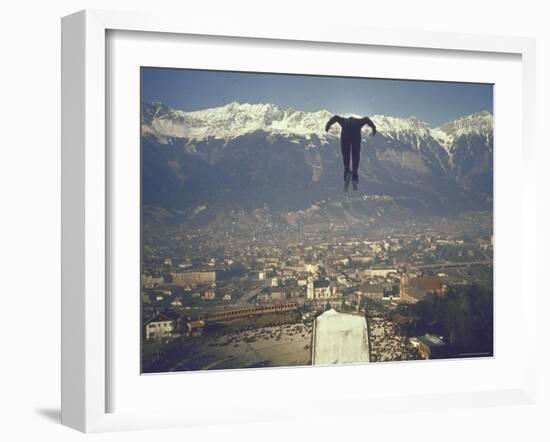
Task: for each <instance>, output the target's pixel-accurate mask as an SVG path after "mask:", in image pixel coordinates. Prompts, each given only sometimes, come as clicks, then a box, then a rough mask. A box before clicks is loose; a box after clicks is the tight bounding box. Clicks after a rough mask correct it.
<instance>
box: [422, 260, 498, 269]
mask: <svg viewBox="0 0 550 442" xmlns="http://www.w3.org/2000/svg"><path fill="white" fill-rule="evenodd" d="M492 264H493V261H491V260H487V261H470V262H452V261H446V262H442V263H439V264H425V265H418V266H415V267H417V268H419V269H429V268H445V267H470V266H478V265H492Z"/></svg>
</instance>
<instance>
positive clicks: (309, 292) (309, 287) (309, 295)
mask: <svg viewBox="0 0 550 442" xmlns="http://www.w3.org/2000/svg"><path fill="white" fill-rule="evenodd" d="M314 298H315V290H313V276H311V275H310V276H308V277H307V299H314Z"/></svg>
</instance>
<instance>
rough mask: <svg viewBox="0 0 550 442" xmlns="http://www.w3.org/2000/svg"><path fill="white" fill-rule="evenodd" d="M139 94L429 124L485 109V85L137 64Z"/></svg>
mask: <svg viewBox="0 0 550 442" xmlns="http://www.w3.org/2000/svg"><path fill="white" fill-rule="evenodd" d="M141 98H142V101H144V102H149V103H151V102H154V101H160V102H162V103H164V104H166V105H168V106H170V107H173V108H176V109H181V110H184V111H192V110H197V109H204V108H208V107H217V106H223V105H224V104H227V103H230V102H232V101H237V102H240V103H273V104H276V105H277V106H279V107H282V108H286V107H291V108H294V109H297V110H304V111H316V110H320V109H327V110H329V111H331V112H334V113H343V114H345V113H355V114H360V115H375V114H384V115H392V116H395V117H410V116H415V117H417V118H418V119H419V120H422V121H425V122H427V123H428V124H430V125H431V126H438V125H440V124H442V123H444V122H447V121H449V120H452V119H453V118H456V117H460V116H463V115H468V114H471V113H474V112H479V111H482V110H487V111H489V112H491V113H492V112H493V87H492V85H489V84H472V83H448V82H431V81H407V80H381V79H370V78H347V77H324V76H311V75H284V74H260V73H243V72H224V71H203V70H187V69H167V68H142V73H141Z"/></svg>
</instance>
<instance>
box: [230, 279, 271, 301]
mask: <svg viewBox="0 0 550 442" xmlns="http://www.w3.org/2000/svg"><path fill="white" fill-rule="evenodd" d="M266 287H269V281H267V280H266V281H263V282H261V283H259V284H258V285H257V286H256V287H254V288H253V289H252V290H249V291H248V292H246V293H245V294H244V295H242V296H241V297H240V298H239V299H238V300H237V301H236V302H235V303H234V304H235V305H243V304H248V303H250V300H251V299H252V298H254V296H256V295H257V294H258V293H260V292H261V291H262V290H263V289H264V288H266Z"/></svg>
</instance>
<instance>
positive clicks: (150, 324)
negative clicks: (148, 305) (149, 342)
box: [145, 313, 176, 339]
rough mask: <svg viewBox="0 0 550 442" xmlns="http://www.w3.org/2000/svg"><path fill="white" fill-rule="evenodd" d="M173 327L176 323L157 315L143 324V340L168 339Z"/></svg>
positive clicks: (160, 314) (164, 316)
mask: <svg viewBox="0 0 550 442" xmlns="http://www.w3.org/2000/svg"><path fill="white" fill-rule="evenodd" d="M175 327H176V322H175V321H174V320H173V319H172V318H169V317H168V316H166V315H163V314H162V313H159V314H157V315H155V316H153V317H152V318H151V319H149V320H148V321H147V322H146V323H145V339H153V338H163V337H169V336H171V335H172V333H173V332H174V329H175Z"/></svg>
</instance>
